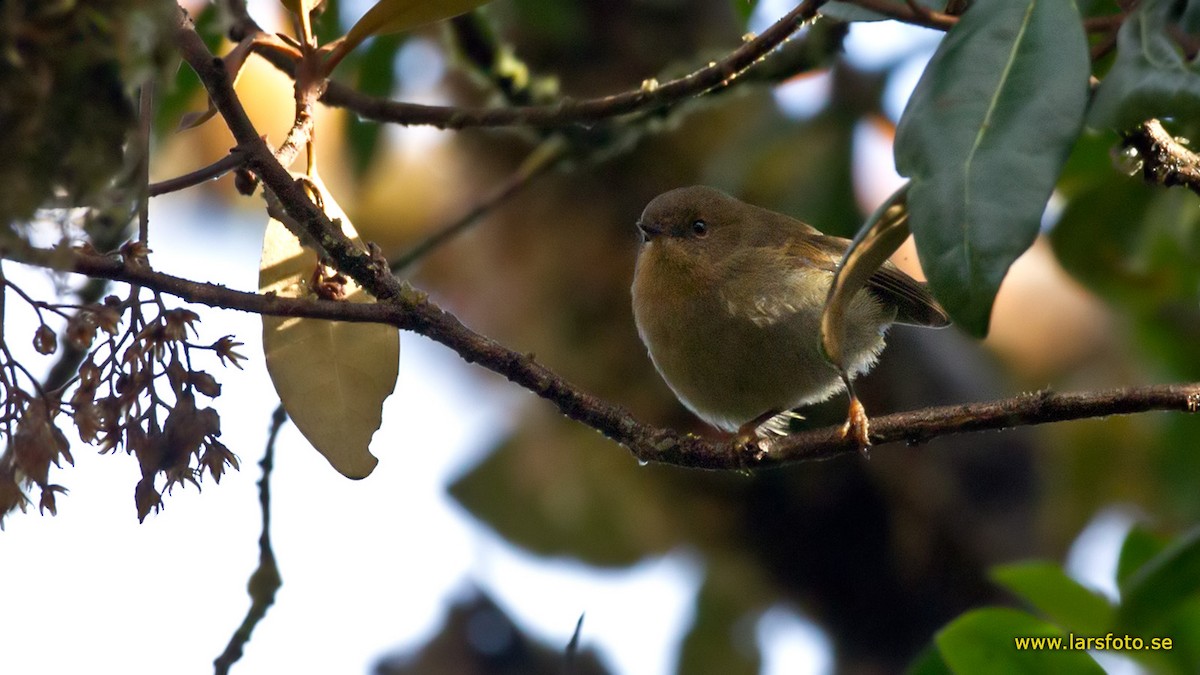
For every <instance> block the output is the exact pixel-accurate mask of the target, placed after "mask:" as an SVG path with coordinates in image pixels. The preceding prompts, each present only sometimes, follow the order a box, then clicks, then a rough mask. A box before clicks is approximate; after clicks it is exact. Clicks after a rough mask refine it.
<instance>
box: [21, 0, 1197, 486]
mask: <svg viewBox="0 0 1200 675" xmlns="http://www.w3.org/2000/svg"><path fill="white" fill-rule="evenodd" d="M819 4H820V2H819V1H817V2H805V3H802V4H801V6H800V7H799V8H797V11H799V10H800V9H801V8H805V7H810V8H815V6H817V5H819ZM793 14H794V12H793ZM789 16H791V15H789ZM777 25H778V24H777ZM178 41H179V45H180V51H181V53H182V54H183V56H184V58H185V59H186V60H187V61H188V63H189V64H190V65H191V66H192V67H193V68H194V69H195V70H196V72H197V74H198V75H199V76H200V79H201V81H202V82H204V84H205V87H206V88H207V89H208V91H209V95H210V97H211V98H212V100H213V102H214V103H215V105H216V106H217V108H218V110H220V112H221V115H222V116H223V117H224V118H225V121H226V123H227V124H228V125H229V127H230V129H231V130H232V132H233V134H234V136H235V138H236V139H237V140H238V143H239V148H240V149H241V150H242V151H243V152H244V153H245V156H246V159H247V163H248V165H249V166H250V167H251V168H252V169H253V170H254V172H255V173H256V174H258V175H259V176H260V177H261V178H262V180H263V184H264V185H265V186H266V187H267V188H268V189H270V190H271V191H273V192H274V193H275V194H276V195H277V196H278V198H279V200H280V202H281V203H282V204H283V205H284V208H285V209H286V210H287V211H288V213H289V215H291V216H292V217H293V218H294V219H295V220H296V221H297V222H299V223H300V224H301V225H302V226H303V227H305V228H306V229H307V230H308V231H309V233H310V235H311V236H312V238H313V239H314V240H315V241H317V242H318V243H319V244H320V245H321V246H322V247H324V248H325V250H326V252H327V253H328V254H329V257H330V258H331V259H332V260H333V261H334V263H335V264H336V265H337V267H338V269H340V270H341V271H343V272H345V273H346V274H348V275H350V276H351V277H353V278H354V279H355V280H356V281H357V282H358V283H359V284H360V285H361V286H362V287H363V288H365V289H367V290H368V291H369V292H371V294H372V295H374V296H375V297H376V298H379V300H380V302H378V303H375V304H358V303H340V302H333V301H324V300H315V299H314V300H308V299H288V298H280V297H274V296H262V295H257V294H254V293H246V292H242V291H234V290H231V289H228V288H224V287H221V286H215V285H211V284H202V283H197V282H193V281H189V280H186V279H181V278H178V277H173V276H170V275H165V274H161V273H158V272H154V271H153V270H150V269H147V268H145V267H143V266H136V267H131V266H128V265H125V264H124V263H123V262H121V261H118V260H115V259H111V258H104V257H100V256H96V255H85V254H81V253H78V252H68V251H61V250H56V251H47V250H41V249H32V248H25V249H11V248H9V249H0V254H3V256H4V257H8V258H11V259H13V260H17V261H19V262H26V263H31V264H35V265H41V266H44V267H53V268H56V269H63V270H68V271H74V272H78V273H81V274H87V275H89V276H94V277H102V278H108V279H113V280H117V281H123V282H126V283H133V284H140V285H143V286H145V287H147V288H154V289H156V290H160V291H162V292H166V293H170V294H172V295H176V296H178V297H181V298H183V299H184V300H187V301H190V302H196V303H201V304H206V305H210V306H214V307H225V308H230V309H239V310H243V311H249V312H255V313H259V314H271V315H279V316H298V317H308V318H319V319H332V320H341V321H357V322H374V323H383V324H389V325H392V326H395V327H397V328H399V329H402V330H410V331H414V332H417V333H420V334H422V335H425V336H427V337H430V338H431V339H433V340H436V341H438V342H440V343H442V344H443V345H446V346H447V347H449V348H451V349H453V350H454V351H455V352H456V353H458V355H459V356H460V357H461V358H463V359H464V360H465V361H467V362H468V363H478V364H479V365H481V366H483V367H485V368H488V369H489V370H492V371H493V372H496V373H498V374H500V375H503V376H504V377H506V378H508V379H509V380H511V381H512V382H514V383H516V384H517V385H519V386H522V387H524V388H526V389H528V390H529V391H531V392H533V393H535V394H537V395H538V396H541V397H542V398H545V399H547V400H549V401H551V402H552V403H554V405H555V406H557V407H558V409H559V411H561V412H562V413H563V414H564V415H566V416H567V417H570V418H571V419H574V420H577V421H579V422H582V423H584V424H587V425H588V426H590V427H592V428H594V429H596V430H597V431H600V432H601V433H603V434H604V435H605V436H607V437H609V438H611V439H612V440H614V441H616V442H618V443H620V444H622V445H624V446H625V447H627V448H629V450H630V451H631V452H632V453H633V454H634V456H636V457H637V458H638V459H640V460H643V461H653V462H665V463H671V464H676V465H679V466H688V467H696V468H706V469H747V468H757V467H768V466H777V465H781V464H787V463H793V462H797V461H804V460H813V459H825V458H828V457H832V456H836V455H839V454H846V453H854V452H856V451H857V445H856V444H855V442H854V441H853V440H851V439H846V438H843V437H842V435H841V433H840V427H829V428H825V429H817V430H811V431H806V432H802V433H798V434H793V435H790V436H786V437H783V438H780V439H772V440H765V441H763V442H762V443H760V444H759V448H758V449H757V450H756V451H748V449H747V448H746V447H744V446H741V445H738V444H736V443H735V442H734V441H732V440H731V441H726V442H720V441H718V442H713V441H708V440H704V439H701V438H697V437H695V436H691V435H680V434H679V433H677V432H675V431H673V430H670V429H660V428H655V427H652V426H649V425H645V424H642V423H640V422H638V421H637V420H635V419H634V418H633V417H632V416H630V415H629V413H628V412H626V411H625V410H624V409H623V408H621V407H619V406H616V405H613V404H611V403H608V402H605V401H603V400H600V399H598V398H596V397H594V396H592V395H590V394H588V393H586V392H584V391H582V390H581V389H579V388H577V387H575V386H574V385H572V384H571V383H569V382H567V381H565V380H563V379H562V378H560V377H558V376H557V375H556V374H555V373H554V372H552V371H551V370H550V369H548V368H546V367H545V366H544V365H542V364H540V363H538V362H537V360H536V359H534V358H533V357H532V356H530V355H523V354H519V353H517V352H514V351H512V350H510V349H507V348H505V347H504V346H502V345H500V344H499V343H497V342H495V341H494V340H492V339H490V338H488V337H486V336H483V335H480V334H478V333H475V332H473V331H471V330H470V329H468V328H467V327H466V326H464V325H463V324H462V323H461V322H459V320H458V319H457V318H456V317H454V316H453V315H452V314H450V313H448V312H445V311H443V310H442V309H441V308H439V307H438V306H437V305H435V304H434V303H432V302H430V301H429V300H428V298H427V297H425V296H424V294H422V293H420V292H418V291H415V290H413V289H411V288H410V287H407V286H405V285H401V284H400V282H399V281H398V280H397V279H396V278H395V277H394V276H392V274H391V273H390V272H389V270H388V267H387V263H386V261H382V260H380V259H378V258H377V257H373V256H371V255H369V254H368V253H366V252H364V251H362V250H361V249H359V248H358V247H356V246H355V245H354V244H353V243H352V242H351V241H350V240H349V239H347V238H346V237H345V236H344V235H342V234H341V230H340V228H338V227H335V225H334V224H333V223H332V222H330V220H329V218H328V217H327V216H326V215H325V214H324V213H323V212H322V211H321V210H320V209H318V208H317V207H316V206H315V205H314V204H313V203H312V201H311V200H310V199H309V198H308V195H307V194H306V193H305V192H304V190H303V189H301V187H300V186H298V185H297V184H296V183H295V182H294V181H293V180H292V178H291V175H290V174H289V173H288V172H287V171H286V170H285V169H284V168H283V167H282V166H280V164H279V162H278V161H277V159H276V158H275V156H274V155H273V154H272V153H271V151H270V149H269V148H268V147H267V145H266V143H265V142H264V141H263V139H262V138H261V137H259V135H258V133H257V132H256V131H255V129H254V127H253V125H252V124H251V123H250V120H249V119H248V118H247V117H246V114H245V111H244V110H243V109H242V107H241V103H240V102H239V101H238V99H237V96H236V95H235V94H234V92H233V89H232V86H231V84H230V82H229V80H228V76H227V73H226V71H225V69H224V68H223V67H221V62H220V60H219V59H214V58H213V57H212V54H211V53H209V52H208V50H207V48H206V47H205V46H204V43H203V42H202V41H201V40H200V38H199V36H198V35H197V34H196V33H195V31H194V30H193V29H192V28H191V25H190V21H189V20H187V19H186V17H184V18H182V19H181V24H180V30H179V34H178ZM685 79H686V78H685ZM677 82H678V81H677ZM7 245H8V246H9V247H12V246H13V244H11V243H9V244H7ZM1198 404H1200V385H1197V384H1189V385H1161V386H1156V387H1143V388H1130V389H1122V390H1112V391H1102V392H1092V393H1082V394H1053V393H1049V392H1043V393H1039V394H1036V395H1032V396H1021V397H1016V398H1013V399H1007V400H1003V401H995V402H988V403H978V404H969V405H958V406H948V407H942V408H930V409H925V410H918V411H913V412H908V413H897V414H893V415H886V416H883V417H878V418H875V419H874V420H873V424H872V430H871V431H872V433H871V440H872V442H874V443H875V444H885V443H891V442H895V441H905V442H908V443H917V442H921V441H925V440H928V439H930V438H933V437H936V436H940V435H945V434H951V433H960V432H964V431H980V430H985V429H1002V428H1007V427H1012V426H1019V425H1029V424H1042V423H1047V422H1053V421H1062V420H1071V419H1080V418H1083V417H1096V416H1104V415H1111V414H1127V413H1134V412H1143V411H1147V410H1183V411H1189V412H1194V411H1195V410H1196V407H1197V405H1198Z"/></svg>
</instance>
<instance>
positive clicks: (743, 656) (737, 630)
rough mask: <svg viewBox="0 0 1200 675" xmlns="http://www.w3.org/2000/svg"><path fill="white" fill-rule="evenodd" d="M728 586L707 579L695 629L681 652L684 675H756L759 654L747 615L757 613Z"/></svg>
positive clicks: (684, 639) (680, 660)
mask: <svg viewBox="0 0 1200 675" xmlns="http://www.w3.org/2000/svg"><path fill="white" fill-rule="evenodd" d="M723 586H725V584H723V583H715V582H714V580H713V579H712V578H711V577H710V578H707V579H705V582H704V585H703V586H701V587H700V593H698V594H697V596H696V611H695V612H694V614H693V616H694V617H695V618H694V619H693V620H692V626H691V628H690V629H689V630H688V633H687V635H685V636H684V638H683V646H682V647H681V648H680V650H679V667H678V670H677V672H680V673H688V674H689V675H690V674H691V673H697V674H700V675H755V674H756V673H758V670H759V663H758V661H759V656H758V650H757V649H755V645H754V642H753V639H752V638H751V636H750V634H749V631H747V630H745V625H746V621H745V619H746V618H747V615H749V614H750V613H752V612H753V611H754V608H753V607H749V606H747V605H746V603H745V602H744V598H742V597H740V596H739V595H738V594H737V593H730V592H729V590H730V589H729V588H723Z"/></svg>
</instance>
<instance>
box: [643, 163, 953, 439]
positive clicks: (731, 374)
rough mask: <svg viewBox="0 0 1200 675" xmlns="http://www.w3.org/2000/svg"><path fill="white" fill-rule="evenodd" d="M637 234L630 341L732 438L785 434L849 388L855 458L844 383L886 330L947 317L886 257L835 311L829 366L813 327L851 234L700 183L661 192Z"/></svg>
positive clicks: (862, 366) (944, 321) (864, 368)
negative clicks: (840, 317) (801, 411)
mask: <svg viewBox="0 0 1200 675" xmlns="http://www.w3.org/2000/svg"><path fill="white" fill-rule="evenodd" d="M637 229H638V231H639V232H640V234H641V239H642V243H641V246H640V248H639V251H638V256H637V263H636V266H635V271H634V276H633V285H632V288H631V295H632V300H633V315H634V320H635V323H636V324H637V330H638V335H639V336H640V337H641V339H642V342H643V343H644V344H645V346H646V348H647V351H648V352H649V355H650V359H651V361H652V362H653V363H654V366H655V368H656V369H657V370H658V372H659V374H661V375H662V377H663V379H664V380H665V381H666V383H667V385H668V386H669V387H670V388H671V390H672V391H673V392H674V393H675V395H676V397H677V398H678V399H679V400H680V402H682V403H683V405H684V406H685V407H687V408H688V409H689V410H691V411H692V412H693V413H694V414H695V415H696V416H698V417H699V418H700V419H702V420H704V421H705V422H706V423H708V424H710V425H712V426H713V427H716V428H717V429H720V430H722V431H725V432H735V433H736V434H737V436H736V438H737V439H738V443H740V444H749V443H754V442H757V441H758V440H759V439H760V438H762V436H763V434H764V433H776V434H779V433H784V432H783V429H786V427H787V419H788V417H789V416H798V414H797V413H794V412H792V411H794V410H796V409H797V408H801V407H804V406H807V405H811V404H814V403H818V402H820V401H824V400H826V399H828V398H830V397H832V396H833V395H835V394H837V393H839V392H841V391H847V393H848V394H849V396H850V410H849V412H848V415H847V423H846V425H845V426H844V427H843V430H842V433H843V436H846V435H850V436H852V437H854V438H855V439H856V440H857V442H858V444H859V448H860V449H861V450H863V451H864V452H865V451H866V446H867V445H869V438H868V431H867V418H866V413H865V411H864V410H863V407H862V404H861V403H859V401H858V399H857V397H856V396H855V395H854V392H853V388H852V385H851V382H852V380H853V379H854V378H855V377H857V376H859V375H862V374H865V373H867V372H868V371H870V370H871V368H872V367H873V366H874V365H875V363H876V361H877V360H878V357H879V354H880V352H881V351H882V350H883V348H884V344H885V336H886V333H887V330H888V328H889V327H890V326H891V325H892V324H894V323H900V324H909V325H915V326H926V327H931V328H940V327H943V326H947V325H949V323H950V319H949V316H948V315H947V313H946V311H945V310H944V309H943V308H942V307H941V305H940V304H938V302H937V300H936V299H934V297H933V296H932V295H931V294H930V292H929V291H928V289H927V288H926V285H925V284H924V283H922V282H919V281H917V280H916V279H914V278H912V277H911V276H909V275H908V274H906V273H905V272H903V271H902V270H900V268H898V267H896V266H895V265H894V264H892V263H891V262H890V261H889V262H885V263H884V264H883V265H882V266H880V267H879V269H878V270H876V271H875V272H874V273H872V274H871V275H870V277H869V278H868V280H867V282H866V284H865V286H864V287H863V288H862V289H861V290H859V291H858V292H856V293H855V294H854V295H852V296H851V298H850V300H849V302H848V304H847V306H846V311H845V328H844V336H845V339H844V343H843V347H842V354H843V363H842V366H843V367H842V368H839V367H837V366H835V365H834V364H833V363H831V362H830V361H829V360H827V358H826V356H825V354H824V352H823V350H822V345H821V334H820V325H821V314H822V311H823V308H824V305H825V301H826V298H827V297H828V295H829V288H830V285H831V283H832V282H833V279H834V273H835V272H836V271H837V270H838V268H839V265H840V264H841V260H842V257H843V256H844V255H845V253H846V251H847V249H848V247H849V246H850V241H849V240H847V239H843V238H841V237H834V236H829V235H826V234H822V233H821V232H820V231H818V230H817V229H815V228H814V227H812V226H811V225H808V224H806V223H804V222H801V221H800V220H797V219H795V218H791V217H789V216H787V215H784V214H781V213H777V212H774V211H771V210H769V209H766V208H762V207H759V206H755V205H753V204H748V203H746V202H743V201H741V200H739V199H737V198H735V197H733V196H731V195H729V194H727V193H725V192H723V191H721V190H718V189H716V188H712V187H707V186H691V187H682V188H677V189H674V190H670V191H668V192H664V193H663V194H660V195H658V196H657V197H655V198H654V199H652V200H651V201H650V202H649V204H647V205H646V207H645V210H644V211H643V212H642V214H641V217H640V218H639V219H638V221H637Z"/></svg>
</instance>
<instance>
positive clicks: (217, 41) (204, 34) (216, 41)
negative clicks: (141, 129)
mask: <svg viewBox="0 0 1200 675" xmlns="http://www.w3.org/2000/svg"><path fill="white" fill-rule="evenodd" d="M220 18H221V17H220V12H218V11H217V6H216V5H215V4H206V5H205V6H204V9H203V10H202V11H201V12H200V14H198V15H197V16H196V18H195V22H196V32H197V33H199V34H200V37H201V38H203V39H204V44H205V45H207V46H208V48H209V49H210V50H212V51H213V52H216V51H218V47H220V45H221V39H222V34H221V21H220ZM164 90H165V91H163V92H162V94H161V95H160V96H159V97H158V104H157V105H156V106H155V111H154V133H155V135H157V136H158V137H159V138H162V137H164V136H168V135H170V134H173V133H175V132H176V131H178V130H179V122H180V121H181V120H182V119H183V116H184V114H185V113H187V112H188V110H189V109H190V108H191V107H192V106H194V105H196V101H197V100H199V98H198V97H199V96H200V93H201V92H203V91H204V86H203V85H201V84H200V78H199V77H197V76H196V71H194V70H192V69H191V68H189V67H188V66H187V65H185V64H183V63H182V62H180V65H179V67H178V69H177V70H176V72H175V78H174V80H172V81H171V82H170V83H169V84H168V85H167V86H166V87H164ZM199 105H201V106H203V105H204V104H203V103H200V104H199Z"/></svg>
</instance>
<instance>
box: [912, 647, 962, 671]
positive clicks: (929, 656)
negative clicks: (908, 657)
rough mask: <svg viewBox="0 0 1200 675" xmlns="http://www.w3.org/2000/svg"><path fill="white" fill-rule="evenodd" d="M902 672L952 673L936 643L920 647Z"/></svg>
mask: <svg viewBox="0 0 1200 675" xmlns="http://www.w3.org/2000/svg"><path fill="white" fill-rule="evenodd" d="M904 672H905V673H907V675H953V672H952V671H951V670H950V666H948V665H946V660H945V659H943V658H942V652H941V651H939V650H938V648H937V645H929V646H928V647H926V648H925V649H922V650H921V653H920V654H918V655H917V658H916V660H915V661H913V662H912V663H911V664H910V665H909V666H908V670H906V671H904Z"/></svg>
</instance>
